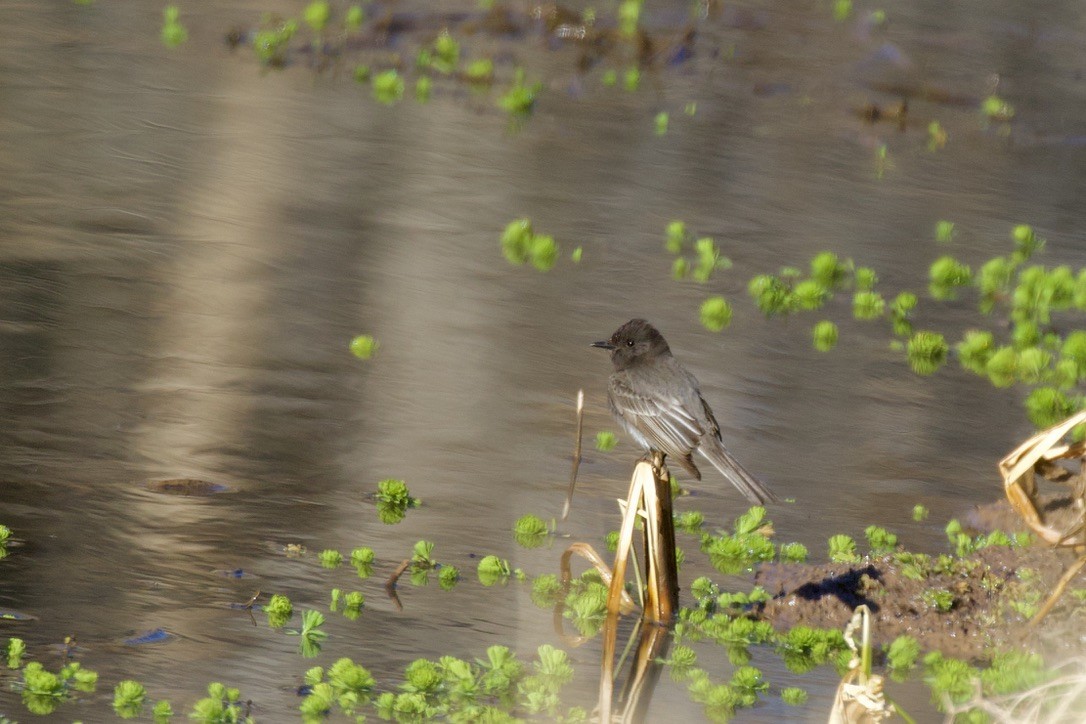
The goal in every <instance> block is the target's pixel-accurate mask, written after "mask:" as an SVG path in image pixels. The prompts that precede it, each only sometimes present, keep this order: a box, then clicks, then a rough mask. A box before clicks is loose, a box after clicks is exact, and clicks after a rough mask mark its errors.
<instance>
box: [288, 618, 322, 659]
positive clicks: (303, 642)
mask: <svg viewBox="0 0 1086 724" xmlns="http://www.w3.org/2000/svg"><path fill="white" fill-rule="evenodd" d="M323 625H324V614H323V613H321V612H320V611H314V610H312V609H308V610H306V611H304V612H303V613H302V630H301V631H287V633H288V634H291V635H293V636H298V637H299V645H298V650H299V652H300V653H301V654H302V656H304V657H305V658H307V659H312V658H314V657H315V656H317V655H318V654H320V652H321V644H322V643H323V641H324V639H326V638H328V633H327V632H326V631H322V630H321V628H320V627H321V626H323Z"/></svg>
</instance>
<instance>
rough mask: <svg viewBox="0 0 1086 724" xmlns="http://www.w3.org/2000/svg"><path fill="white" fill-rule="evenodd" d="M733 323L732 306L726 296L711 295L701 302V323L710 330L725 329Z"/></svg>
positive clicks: (718, 330)
mask: <svg viewBox="0 0 1086 724" xmlns="http://www.w3.org/2000/svg"><path fill="white" fill-rule="evenodd" d="M731 323H732V308H731V305H730V304H728V301H727V300H726V299H724V297H720V296H715V297H709V298H708V299H706V300H705V301H704V302H702V303H701V324H702V326H703V327H705V328H706V329H708V330H709V331H710V332H720V331H723V330H724V329H726V328H727V327H728V325H730V324H731Z"/></svg>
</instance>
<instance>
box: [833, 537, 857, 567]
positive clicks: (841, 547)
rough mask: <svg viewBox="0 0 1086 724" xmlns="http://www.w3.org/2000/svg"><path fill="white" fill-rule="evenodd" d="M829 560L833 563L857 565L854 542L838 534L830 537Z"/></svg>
mask: <svg viewBox="0 0 1086 724" xmlns="http://www.w3.org/2000/svg"><path fill="white" fill-rule="evenodd" d="M829 543H830V560H831V561H833V562H834V563H859V562H860V556H859V554H858V553H856V541H854V540H853V539H852V538H851V537H850V536H847V535H844V534H843V533H839V534H837V535H835V536H831V537H830V541H829Z"/></svg>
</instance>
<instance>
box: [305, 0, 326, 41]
mask: <svg viewBox="0 0 1086 724" xmlns="http://www.w3.org/2000/svg"><path fill="white" fill-rule="evenodd" d="M331 17H332V8H331V7H330V6H329V5H328V2H327V0H314V2H311V3H309V4H308V5H306V6H305V10H304V11H302V19H303V20H305V23H306V25H308V26H309V27H310V28H312V29H313V32H315V33H317V34H318V35H319V34H320V33H321V31H323V30H324V28H325V26H327V25H328V19H329V18H331Z"/></svg>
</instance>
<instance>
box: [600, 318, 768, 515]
mask: <svg viewBox="0 0 1086 724" xmlns="http://www.w3.org/2000/svg"><path fill="white" fill-rule="evenodd" d="M592 346H593V347H600V348H602V349H609V350H611V362H612V363H613V364H614V366H615V371H614V372H612V373H611V379H610V380H609V382H608V387H607V401H608V402H610V403H611V414H612V415H614V416H615V419H616V420H617V421H618V423H619V425H621V426H622V427H623V429H624V430H626V432H627V433H629V434H630V436H632V437H633V438H634V439H635V440H637V442H638V443H640V444H641V445H642V446H643V447H644V448H646V449H647V450H655V451H658V452H662V453H664V454H666V455H669V456H670V457H671V458H673V459H674V460H676V461H677V462H678V463H679V464H680V465H682V466H683V468H684V469H685V470H686V471H687V472H688V473H690V474H691V475H693V476H694V477H695V478H697V479H698V480H701V472H700V471H699V470H698V468H697V466H696V465H694V460H693V457H692V456H693V453H694V451H695V450H697V451H698V452H699V453H701V454H702V455H704V456H705V457H706V458H707V459H708V460H709V462H711V463H712V464H713V467H715V468H716V469H717V470H719V471H720V472H721V473H723V474H724V477H726V478H727V479H728V480H730V481H731V482H732V485H734V486H735V487H736V488H738V489H739V492H741V493H742V494H743V495H745V496H747V500H749V501H750V502H752V503H756V504H761V503H765V502H766V501H771V500H779V498H778V497H777V496H776V495H774V494H773V493H772V492H771V491H770V490H769V489H768V488H766V487H765V485H763V484H762V483H760V482H759V481H758V480H757V479H755V477H754V476H753V475H751V474H750V473H748V472H747V471H746V470H744V469H743V466H742V465H740V464H739V463H738V462H737V461H736V459H735V458H733V457H732V456H731V453H729V452H728V450H727V448H725V447H724V443H722V442H721V441H720V426H719V425H717V424H716V418H714V417H713V411H712V410H710V409H709V403H707V402H706V401H705V399H704V398H703V397H702V396H701V391H700V390H699V389H698V381H697V379H696V378H695V377H694V375H692V374H690V372H688V371H687V369H686V368H685V367H683V366H682V364H681V363H680V362H679V360H677V359H675V358H674V357H673V356H672V354H671V348H670V347H668V346H667V342H666V341H665V340H664V337H663V335H661V334H660V333H659V332H657V331H656V328H655V327H653V326H652V325H651V324H649V323H648V322H646V321H645V320H644V319H631V320H630V321H629V322H626V324H624V325H622V326H621V327H619V328H618V329H617V330H616V331H615V333H614V334H612V335H611V338H610V339H609V340H607V341H605V342H594V343H593V344H592Z"/></svg>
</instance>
